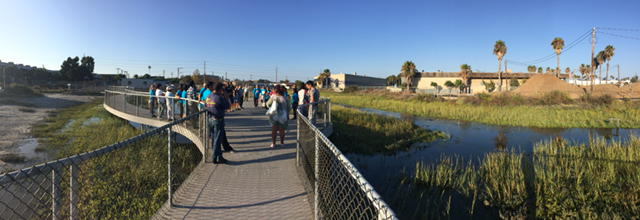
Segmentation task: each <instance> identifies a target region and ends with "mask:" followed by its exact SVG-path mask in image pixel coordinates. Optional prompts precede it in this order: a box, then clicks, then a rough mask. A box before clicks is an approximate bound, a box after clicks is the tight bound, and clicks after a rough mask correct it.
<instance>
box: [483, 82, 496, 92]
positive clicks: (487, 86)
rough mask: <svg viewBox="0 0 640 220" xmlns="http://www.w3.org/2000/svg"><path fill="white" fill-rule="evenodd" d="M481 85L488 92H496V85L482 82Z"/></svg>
mask: <svg viewBox="0 0 640 220" xmlns="http://www.w3.org/2000/svg"><path fill="white" fill-rule="evenodd" d="M482 85H483V86H484V89H485V90H487V91H488V92H493V91H494V90H496V84H495V83H494V82H493V81H489V82H485V81H484V80H482Z"/></svg>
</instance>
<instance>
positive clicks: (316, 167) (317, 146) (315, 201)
mask: <svg viewBox="0 0 640 220" xmlns="http://www.w3.org/2000/svg"><path fill="white" fill-rule="evenodd" d="M314 133H315V142H316V144H315V147H314V148H315V159H314V161H315V162H314V170H313V173H314V176H315V177H314V178H315V181H314V183H315V184H314V187H313V192H314V193H313V195H314V199H313V213H314V217H315V219H320V215H319V214H320V210H318V205H319V204H318V203H319V202H320V195H318V194H319V192H318V181H319V178H320V170H319V168H320V165H319V161H320V160H319V158H320V155H319V153H320V142H319V138H318V133H317V132H314Z"/></svg>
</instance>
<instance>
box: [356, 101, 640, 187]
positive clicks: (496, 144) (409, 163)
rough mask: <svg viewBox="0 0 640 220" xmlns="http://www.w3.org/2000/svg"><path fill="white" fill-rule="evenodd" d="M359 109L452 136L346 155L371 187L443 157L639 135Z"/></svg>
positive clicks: (469, 156) (631, 131) (470, 156)
mask: <svg viewBox="0 0 640 220" xmlns="http://www.w3.org/2000/svg"><path fill="white" fill-rule="evenodd" d="M346 107H349V106H346ZM360 109H361V110H363V111H366V112H371V113H375V114H380V115H386V116H391V117H395V118H405V119H409V118H411V119H412V120H413V122H414V123H415V124H416V125H418V126H420V127H423V128H427V129H432V130H439V131H444V132H446V133H448V134H449V135H450V136H451V138H450V139H447V140H441V141H436V142H433V143H426V144H421V146H424V147H417V148H412V149H410V150H408V151H405V152H399V153H397V154H395V155H372V156H363V155H356V154H350V155H347V156H348V157H349V158H350V159H351V160H352V161H355V162H354V163H355V165H356V166H357V167H359V168H360V169H361V171H362V172H363V174H364V175H365V176H366V177H367V179H368V180H370V181H371V182H372V183H373V184H374V185H377V184H378V183H380V184H383V183H384V182H385V181H386V180H389V179H392V178H395V177H397V175H398V171H399V170H405V171H406V172H407V173H413V169H414V168H415V166H416V163H417V162H418V161H422V162H425V163H431V162H436V161H438V159H439V158H440V157H441V156H442V155H453V154H455V155H458V156H460V157H462V159H469V160H472V161H478V160H479V159H481V158H482V157H483V156H484V155H485V154H486V153H488V152H496V151H516V152H525V153H526V152H531V151H532V150H533V146H534V145H535V144H536V143H540V142H543V141H554V140H556V141H566V142H567V143H574V144H586V143H588V142H589V140H590V139H592V138H606V139H607V140H609V141H612V140H616V141H618V140H619V141H623V142H625V141H626V140H628V138H629V136H630V135H638V134H640V129H611V128H528V127H516V126H496V125H487V124H482V123H476V122H468V121H455V120H441V119H428V118H421V117H414V116H411V117H408V116H403V115H402V114H399V113H396V112H386V111H381V110H377V109H367V108H360Z"/></svg>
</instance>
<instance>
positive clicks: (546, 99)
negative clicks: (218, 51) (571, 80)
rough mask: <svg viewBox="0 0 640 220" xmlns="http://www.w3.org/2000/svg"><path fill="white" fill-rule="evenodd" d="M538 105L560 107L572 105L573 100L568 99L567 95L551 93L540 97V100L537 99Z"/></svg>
mask: <svg viewBox="0 0 640 220" xmlns="http://www.w3.org/2000/svg"><path fill="white" fill-rule="evenodd" d="M538 103H539V104H540V105H562V104H572V103H573V100H572V99H571V98H569V95H567V93H564V92H560V91H551V92H548V93H545V94H544V95H542V96H540V98H538Z"/></svg>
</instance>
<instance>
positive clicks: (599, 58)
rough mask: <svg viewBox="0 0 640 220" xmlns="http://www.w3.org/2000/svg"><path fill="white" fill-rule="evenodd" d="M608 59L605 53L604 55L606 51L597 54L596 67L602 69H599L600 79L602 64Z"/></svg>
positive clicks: (600, 77) (599, 77)
mask: <svg viewBox="0 0 640 220" xmlns="http://www.w3.org/2000/svg"><path fill="white" fill-rule="evenodd" d="M606 59H607V58H606V57H605V55H604V51H600V52H598V54H597V55H596V58H595V64H596V69H600V70H599V71H598V79H599V80H602V64H604V61H605V60H606Z"/></svg>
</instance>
